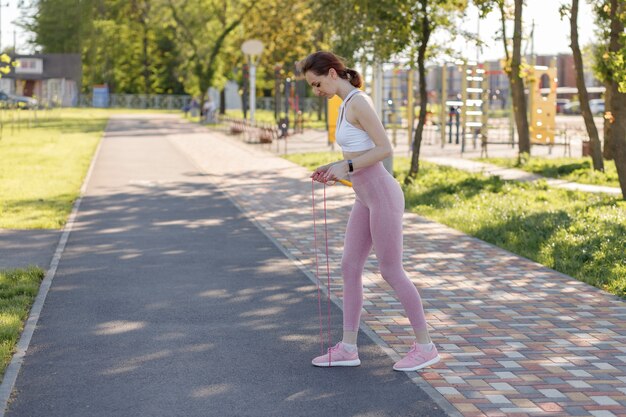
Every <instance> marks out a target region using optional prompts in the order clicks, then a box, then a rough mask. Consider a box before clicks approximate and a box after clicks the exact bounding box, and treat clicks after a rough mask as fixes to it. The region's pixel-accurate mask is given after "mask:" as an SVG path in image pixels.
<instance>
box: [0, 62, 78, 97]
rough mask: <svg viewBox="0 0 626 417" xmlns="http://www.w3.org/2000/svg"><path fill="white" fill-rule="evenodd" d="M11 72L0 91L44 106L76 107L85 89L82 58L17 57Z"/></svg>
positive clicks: (0, 85) (1, 84)
mask: <svg viewBox="0 0 626 417" xmlns="http://www.w3.org/2000/svg"><path fill="white" fill-rule="evenodd" d="M11 58H12V60H13V61H16V62H17V66H15V67H13V68H12V70H11V72H10V73H8V74H6V75H3V76H2V78H1V79H0V89H1V90H3V91H5V92H6V93H10V94H17V95H23V96H28V97H35V98H37V99H38V100H39V102H40V103H41V104H44V105H55V106H75V105H77V102H78V94H79V92H80V87H81V78H82V61H81V56H80V54H35V55H15V56H12V57H11Z"/></svg>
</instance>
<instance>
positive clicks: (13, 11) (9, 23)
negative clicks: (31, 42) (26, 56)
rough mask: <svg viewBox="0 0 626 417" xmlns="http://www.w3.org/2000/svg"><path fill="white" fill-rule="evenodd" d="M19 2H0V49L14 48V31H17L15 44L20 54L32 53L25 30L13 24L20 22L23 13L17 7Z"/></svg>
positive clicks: (15, 0)
mask: <svg viewBox="0 0 626 417" xmlns="http://www.w3.org/2000/svg"><path fill="white" fill-rule="evenodd" d="M17 3H18V0H0V13H1V14H2V16H1V19H0V35H1V37H0V47H1V48H2V49H4V48H5V47H7V46H13V31H15V43H16V44H17V50H18V52H19V53H24V52H31V51H30V49H31V48H30V46H28V45H27V40H28V35H27V33H26V32H25V31H24V29H22V28H20V27H18V26H16V25H15V24H14V23H13V22H15V21H16V20H19V18H20V16H21V11H20V9H18V7H17Z"/></svg>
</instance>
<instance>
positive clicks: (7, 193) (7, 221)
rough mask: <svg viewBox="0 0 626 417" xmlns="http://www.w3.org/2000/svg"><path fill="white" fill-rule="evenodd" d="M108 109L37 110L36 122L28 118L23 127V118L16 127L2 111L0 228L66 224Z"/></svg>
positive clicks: (50, 227) (56, 226) (108, 113)
mask: <svg viewBox="0 0 626 417" xmlns="http://www.w3.org/2000/svg"><path fill="white" fill-rule="evenodd" d="M24 113H27V112H24ZM111 113H112V112H110V111H106V110H91V109H72V110H68V109H62V110H51V111H49V112H38V122H37V123H35V122H34V121H33V120H31V127H27V124H26V122H25V121H22V126H20V127H19V129H18V127H17V122H16V121H15V122H13V121H14V120H16V119H12V118H11V117H9V116H8V115H7V114H4V115H2V116H3V121H4V123H3V134H2V139H1V140H0V228H11V229H56V228H60V227H62V226H63V225H64V224H65V221H66V219H67V216H68V214H69V212H70V211H71V208H72V204H73V202H74V200H75V199H76V198H77V196H78V193H79V191H80V187H81V185H82V182H83V178H84V177H85V174H86V172H87V169H88V168H89V164H90V162H91V158H92V156H93V153H94V151H95V149H96V146H97V145H98V141H99V140H100V137H101V136H102V132H103V131H104V128H105V126H106V122H107V119H108V117H109V115H110V114H111ZM27 116H28V115H23V116H22V117H27ZM12 125H13V126H12Z"/></svg>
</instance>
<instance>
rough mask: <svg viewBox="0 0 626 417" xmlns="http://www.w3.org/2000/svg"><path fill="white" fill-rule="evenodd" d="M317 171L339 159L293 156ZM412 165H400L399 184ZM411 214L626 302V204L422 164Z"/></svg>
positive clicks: (408, 192) (401, 161) (410, 191)
mask: <svg viewBox="0 0 626 417" xmlns="http://www.w3.org/2000/svg"><path fill="white" fill-rule="evenodd" d="M286 158H287V159H289V160H291V161H293V162H295V163H298V164H300V165H303V166H306V167H308V168H310V169H313V168H314V167H316V166H319V165H322V164H324V163H327V162H329V161H333V160H337V159H340V158H341V155H340V154H338V153H328V152H324V153H315V154H295V155H288V156H287V157H286ZM408 167H409V160H408V158H395V159H394V168H395V170H396V178H398V179H399V181H400V182H401V183H402V181H403V179H404V176H405V175H406V173H407V172H408ZM403 188H404V193H405V198H406V204H407V209H408V210H410V211H412V212H415V213H417V214H419V215H422V216H425V217H427V218H429V219H431V220H434V221H436V222H439V223H443V224H445V225H448V226H450V227H452V228H455V229H457V230H461V231H463V232H464V233H467V234H469V235H472V236H475V237H477V238H479V239H482V240H484V241H487V242H490V243H492V244H494V245H496V246H499V247H501V248H504V249H507V250H509V251H511V252H513V253H516V254H519V255H521V256H524V257H527V258H529V259H532V260H534V261H536V262H539V263H541V264H543V265H545V266H548V267H550V268H553V269H555V270H557V271H560V272H563V273H565V274H567V275H570V276H572V277H575V278H577V279H579V280H581V281H584V282H587V283H589V284H591V285H594V286H596V287H598V288H601V289H603V290H605V291H608V292H610V293H613V294H616V295H618V296H621V297H626V202H624V201H621V200H619V199H618V198H615V197H610V196H606V195H596V194H591V193H582V192H574V191H568V190H561V189H556V188H549V187H548V186H547V185H546V183H545V182H539V183H532V184H528V183H518V182H512V181H502V180H500V179H498V178H496V177H487V176H483V175H478V174H471V173H467V172H464V171H460V170H456V169H453V168H449V167H443V166H437V165H434V164H429V163H425V162H421V164H420V175H419V176H418V178H417V180H416V182H415V184H413V185H412V186H410V187H403Z"/></svg>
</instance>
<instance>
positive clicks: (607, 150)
mask: <svg viewBox="0 0 626 417" xmlns="http://www.w3.org/2000/svg"><path fill="white" fill-rule="evenodd" d="M604 87H605V89H606V90H605V93H604V107H605V109H604V110H605V113H606V114H612V112H611V83H610V82H608V81H607V82H605V83H604ZM611 138H612V136H611V122H610V121H609V120H608V119H606V118H605V119H604V152H603V155H602V156H604V159H606V160H607V161H612V160H613V141H612V140H611Z"/></svg>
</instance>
